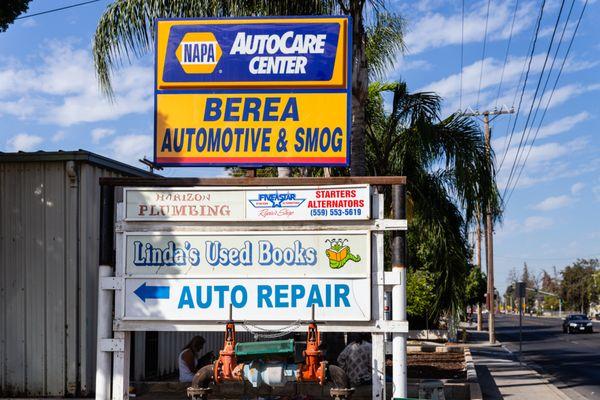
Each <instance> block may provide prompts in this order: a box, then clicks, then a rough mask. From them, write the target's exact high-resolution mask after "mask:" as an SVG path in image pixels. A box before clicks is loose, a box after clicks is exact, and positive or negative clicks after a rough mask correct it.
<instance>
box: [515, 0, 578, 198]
mask: <svg viewBox="0 0 600 400" xmlns="http://www.w3.org/2000/svg"><path fill="white" fill-rule="evenodd" d="M573 3H574V1H573ZM587 3H588V0H585V3H584V4H583V8H582V9H581V14H579V19H578V20H577V25H576V26H575V30H574V31H573V35H572V36H571V40H570V42H569V47H567V51H566V52H565V56H564V58H563V60H562V63H561V66H560V69H559V70H558V75H557V76H556V80H555V81H554V86H553V87H552V91H551V92H550V96H549V97H548V101H547V102H546V107H545V109H544V112H543V113H542V117H541V119H540V122H539V124H538V127H537V130H536V132H535V135H534V137H533V140H532V142H531V145H530V147H529V150H528V152H527V155H526V156H525V160H524V161H523V164H522V165H521V169H520V171H519V175H518V177H517V180H516V181H515V184H514V185H513V188H512V189H511V192H510V194H509V196H508V199H507V201H506V202H505V205H506V204H508V201H509V200H510V198H511V197H512V194H513V192H514V190H515V188H516V186H517V183H518V181H519V178H520V177H521V174H522V172H523V169H524V168H525V164H526V163H527V159H528V158H529V154H530V153H531V149H532V148H533V143H534V142H535V140H536V138H537V136H538V133H539V131H540V128H541V126H542V122H543V121H544V117H545V116H546V112H547V111H548V108H549V106H550V102H551V101H552V97H553V96H554V92H555V90H556V87H557V86H558V81H559V79H560V76H561V74H562V71H563V68H564V66H565V64H566V61H567V58H568V56H569V53H570V52H571V47H572V46H573V42H574V41H575V35H576V34H577V30H578V29H579V25H580V23H581V20H582V18H583V13H584V12H585V9H586V7H587ZM567 22H568V21H567ZM565 29H566V23H565ZM561 37H562V36H561Z"/></svg>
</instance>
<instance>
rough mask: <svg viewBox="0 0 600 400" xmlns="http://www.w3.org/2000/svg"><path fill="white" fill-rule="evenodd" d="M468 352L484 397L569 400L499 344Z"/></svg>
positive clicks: (524, 399)
mask: <svg viewBox="0 0 600 400" xmlns="http://www.w3.org/2000/svg"><path fill="white" fill-rule="evenodd" d="M471 354H472V355H473V361H474V362H475V370H476V371H477V377H478V379H479V385H480V386H481V391H482V393H483V398H484V399H485V400H501V399H511V400H531V399H543V400H570V397H568V396H567V395H566V394H564V393H562V392H561V391H560V390H559V389H557V388H556V386H554V385H552V384H551V383H550V382H548V381H547V380H546V379H545V378H544V377H542V376H541V375H540V374H538V373H537V372H536V371H534V370H532V369H529V368H528V367H527V366H526V365H525V364H523V365H519V362H518V361H516V360H515V359H514V357H513V355H512V354H511V353H509V352H508V351H507V350H506V349H504V348H502V347H483V346H481V347H475V348H472V349H471Z"/></svg>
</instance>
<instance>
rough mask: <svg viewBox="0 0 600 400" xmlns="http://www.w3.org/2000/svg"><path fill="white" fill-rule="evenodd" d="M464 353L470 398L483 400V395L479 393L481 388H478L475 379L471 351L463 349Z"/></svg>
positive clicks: (466, 348)
mask: <svg viewBox="0 0 600 400" xmlns="http://www.w3.org/2000/svg"><path fill="white" fill-rule="evenodd" d="M464 353H465V364H466V366H467V383H468V384H469V394H470V398H471V400H483V393H482V392H481V386H479V380H478V379H477V371H476V370H475V362H474V361H473V356H472V355H471V350H470V349H469V348H468V347H464Z"/></svg>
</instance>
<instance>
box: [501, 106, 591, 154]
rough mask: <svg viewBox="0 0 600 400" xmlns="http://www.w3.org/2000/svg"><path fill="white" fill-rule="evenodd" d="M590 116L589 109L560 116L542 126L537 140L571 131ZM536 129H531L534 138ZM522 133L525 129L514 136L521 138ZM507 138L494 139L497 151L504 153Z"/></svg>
mask: <svg viewBox="0 0 600 400" xmlns="http://www.w3.org/2000/svg"><path fill="white" fill-rule="evenodd" d="M589 118H590V114H589V113H588V112H587V111H582V112H580V113H578V114H574V115H569V116H567V117H564V118H560V119H558V120H556V121H553V122H550V123H548V124H546V125H544V126H542V127H540V130H539V132H538V135H537V140H539V139H542V138H546V137H550V136H555V135H558V134H561V133H563V132H567V131H570V130H572V129H573V128H574V127H575V126H576V125H577V124H579V123H580V122H583V121H586V120H587V119H589ZM536 129H537V128H536ZM536 129H531V134H530V135H531V138H533V135H535V131H536ZM528 131H529V130H528ZM522 134H523V131H519V132H515V133H514V134H513V138H519V137H521V135H522ZM506 140H507V137H506V136H502V137H498V138H496V139H493V140H492V146H493V147H494V149H495V151H496V152H500V151H502V153H504V149H505V142H506Z"/></svg>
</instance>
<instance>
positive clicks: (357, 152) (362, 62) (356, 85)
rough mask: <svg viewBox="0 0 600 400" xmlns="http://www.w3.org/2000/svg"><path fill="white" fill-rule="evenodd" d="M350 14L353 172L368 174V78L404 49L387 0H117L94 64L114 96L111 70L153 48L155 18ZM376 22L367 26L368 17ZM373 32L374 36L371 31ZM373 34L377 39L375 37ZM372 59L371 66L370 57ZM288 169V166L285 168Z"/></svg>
mask: <svg viewBox="0 0 600 400" xmlns="http://www.w3.org/2000/svg"><path fill="white" fill-rule="evenodd" d="M339 13H342V14H345V15H349V16H351V17H352V30H351V32H352V59H353V65H352V143H351V164H350V165H351V173H352V175H365V173H366V165H365V143H364V142H365V139H364V135H365V134H364V131H365V124H366V118H365V104H366V103H367V98H368V88H369V77H370V76H377V75H378V74H380V73H382V72H383V71H384V70H385V69H386V68H387V67H389V66H390V64H391V63H392V62H393V61H395V55H396V54H397V53H398V51H400V50H403V49H404V42H403V28H404V23H403V20H402V19H401V18H400V17H399V16H397V15H395V14H392V13H389V12H388V11H387V10H386V8H385V5H384V2H383V1H382V0H370V1H369V2H368V6H367V1H366V0H337V1H336V0H310V1H289V0H270V1H262V0H261V1H259V0H172V1H155V0H116V1H115V2H113V3H112V4H111V5H109V6H108V8H107V9H106V11H105V12H104V14H103V15H102V17H101V18H100V21H99V22H98V26H97V28H96V33H95V36H94V46H93V53H94V64H95V67H96V74H97V76H98V80H99V83H100V87H101V89H102V90H103V91H104V93H105V94H107V95H108V96H112V93H113V92H112V81H111V74H112V72H113V71H114V69H115V68H118V67H119V65H120V63H121V60H122V58H123V56H125V57H126V58H127V59H128V58H129V57H130V56H131V55H134V56H139V55H141V54H144V53H147V52H148V51H150V50H151V49H153V42H154V39H155V38H154V26H155V20H156V18H183V17H189V18H193V17H196V18H197V17H227V16H248V15H252V16H270V15H318V14H339ZM366 20H368V21H372V24H371V25H365V21H366ZM369 34H370V36H369ZM369 37H371V38H372V39H371V40H370V39H369ZM371 60H373V64H372V66H371V67H369V61H371ZM282 173H283V174H289V170H287V169H284V170H282Z"/></svg>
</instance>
